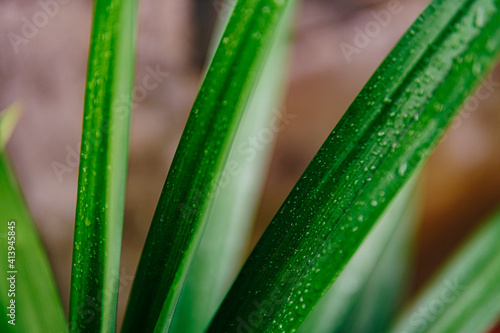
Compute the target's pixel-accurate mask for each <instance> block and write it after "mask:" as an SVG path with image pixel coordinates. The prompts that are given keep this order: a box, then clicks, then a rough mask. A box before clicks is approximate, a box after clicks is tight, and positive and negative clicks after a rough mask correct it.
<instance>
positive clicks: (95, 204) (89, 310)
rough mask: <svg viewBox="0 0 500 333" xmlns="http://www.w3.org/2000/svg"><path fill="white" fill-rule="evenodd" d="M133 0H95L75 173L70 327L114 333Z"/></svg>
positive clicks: (127, 123) (125, 152) (130, 81)
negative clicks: (77, 173)
mask: <svg viewBox="0 0 500 333" xmlns="http://www.w3.org/2000/svg"><path fill="white" fill-rule="evenodd" d="M135 12H136V2H135V0H97V1H96V2H95V8H94V23H93V28H92V37H91V38H92V39H91V45H90V55H89V62H88V75H87V91H86V94H85V107H84V120H83V133H82V144H81V154H80V170H79V177H78V198H77V208H76V221H75V236H74V245H73V269H72V272H71V297H70V330H71V331H72V332H113V333H114V332H115V327H116V308H117V298H118V278H119V265H120V250H121V237H122V227H123V214H124V204H125V181H126V175H127V159H128V141H129V122H130V106H131V102H130V98H131V89H132V82H133V68H134V54H135V34H136V23H135Z"/></svg>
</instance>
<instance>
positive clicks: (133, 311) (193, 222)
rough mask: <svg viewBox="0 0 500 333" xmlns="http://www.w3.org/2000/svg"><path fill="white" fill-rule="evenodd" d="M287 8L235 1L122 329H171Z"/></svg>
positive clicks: (271, 0)
mask: <svg viewBox="0 0 500 333" xmlns="http://www.w3.org/2000/svg"><path fill="white" fill-rule="evenodd" d="M288 3H289V4H290V5H291V3H292V1H289V2H288ZM286 7H287V6H286V3H285V2H284V1H275V0H248V1H238V2H237V4H236V7H235V9H234V12H233V14H232V16H231V18H230V20H229V22H228V25H227V27H226V30H225V32H224V34H223V37H222V39H221V42H220V44H219V47H218V49H217V51H216V53H215V56H214V58H213V60H212V62H211V64H210V67H209V69H208V72H207V74H206V77H205V79H204V81H203V84H202V86H201V89H200V92H199V93H198V96H197V98H196V100H195V102H194V105H193V108H192V111H191V114H190V116H189V118H188V121H187V124H186V127H185V129H184V133H183V134H182V137H181V139H180V142H179V146H178V148H177V152H176V154H175V156H174V159H173V162H172V165H171V168H170V171H169V173H168V176H167V179H166V182H165V185H164V188H163V191H162V194H161V196H160V200H159V203H158V206H157V209H156V212H155V215H154V217H153V221H152V224H151V227H150V230H149V233H148V237H147V240H146V244H145V246H144V250H143V253H142V256H141V259H140V262H139V267H138V269H137V274H136V278H135V281H134V285H133V288H132V292H131V295H130V299H129V304H128V309H127V313H126V315H125V321H124V325H123V332H124V333H128V332H139V331H140V332H152V331H153V330H155V332H164V331H168V329H169V326H170V321H171V318H172V315H173V312H174V309H175V306H176V304H177V300H178V297H179V294H180V291H181V287H182V284H183V282H184V278H185V275H186V272H187V269H188V267H189V264H190V262H191V259H192V257H193V254H194V251H195V250H196V247H197V246H198V244H199V242H200V240H201V237H202V235H203V231H204V229H205V226H206V223H207V220H208V217H209V216H210V211H211V208H212V206H213V202H214V198H215V196H214V194H215V191H216V189H217V188H218V187H219V183H220V182H222V181H223V178H222V177H223V174H222V172H223V170H224V167H225V164H226V161H227V158H228V155H229V151H230V148H231V146H232V144H233V141H234V137H235V134H236V131H237V128H238V124H239V123H240V120H241V118H242V115H243V112H244V110H245V108H246V105H247V104H248V101H249V99H250V96H251V93H252V92H253V90H254V87H255V84H256V82H257V80H258V79H259V76H260V73H261V72H262V69H263V66H264V63H265V61H266V59H267V55H268V54H269V51H270V47H271V44H272V42H273V40H274V38H275V35H276V30H277V27H278V25H279V23H280V22H281V20H282V17H283V13H284V12H285V8H286ZM155 326H156V328H155Z"/></svg>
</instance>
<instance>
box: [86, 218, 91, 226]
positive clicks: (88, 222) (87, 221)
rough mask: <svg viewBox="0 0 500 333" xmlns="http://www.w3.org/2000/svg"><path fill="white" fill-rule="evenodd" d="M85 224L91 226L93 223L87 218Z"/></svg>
mask: <svg viewBox="0 0 500 333" xmlns="http://www.w3.org/2000/svg"><path fill="white" fill-rule="evenodd" d="M85 225H86V226H87V227H90V225H91V223H90V220H89V219H87V220H85Z"/></svg>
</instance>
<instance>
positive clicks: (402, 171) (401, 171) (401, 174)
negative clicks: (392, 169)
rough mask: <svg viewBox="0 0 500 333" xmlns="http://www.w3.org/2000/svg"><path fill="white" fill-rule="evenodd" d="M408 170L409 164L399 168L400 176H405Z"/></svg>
mask: <svg viewBox="0 0 500 333" xmlns="http://www.w3.org/2000/svg"><path fill="white" fill-rule="evenodd" d="M407 168H408V164H407V163H403V164H401V165H400V166H399V168H398V174H399V175H400V176H404V174H405V172H406V169H407Z"/></svg>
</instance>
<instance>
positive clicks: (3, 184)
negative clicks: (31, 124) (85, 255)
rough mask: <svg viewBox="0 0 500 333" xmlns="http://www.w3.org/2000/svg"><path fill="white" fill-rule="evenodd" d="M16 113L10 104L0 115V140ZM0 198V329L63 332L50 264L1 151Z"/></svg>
mask: <svg viewBox="0 0 500 333" xmlns="http://www.w3.org/2000/svg"><path fill="white" fill-rule="evenodd" d="M19 112H20V107H19V106H18V105H14V106H11V107H10V108H9V109H8V110H6V111H4V113H3V114H2V115H1V118H0V128H1V131H2V135H1V140H6V139H7V137H8V135H7V133H11V132H12V130H13V128H14V126H15V122H16V119H17V117H18V115H19ZM5 143H6V142H5V141H3V142H2V145H4V144H5ZM0 198H1V200H0V270H1V272H2V273H1V276H2V279H0V304H1V310H0V317H1V320H0V321H1V322H2V323H1V324H0V330H1V331H2V332H5V333H10V332H12V333H15V332H33V333H45V332H54V333H65V332H67V330H68V329H67V326H66V320H65V316H64V312H63V309H62V305H61V300H60V298H59V293H58V291H57V288H56V284H55V281H54V277H53V275H52V272H51V269H50V264H49V261H48V259H47V255H46V254H45V250H44V248H43V245H42V242H41V240H40V238H39V236H38V232H37V230H36V228H35V225H34V223H33V219H32V217H31V215H30V213H29V210H28V207H27V205H26V202H25V201H24V198H23V195H22V192H21V189H20V187H19V184H18V183H17V180H16V177H15V174H14V170H13V168H12V163H11V161H10V158H9V156H8V154H7V151H6V150H4V149H0ZM41 309H43V311H41Z"/></svg>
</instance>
